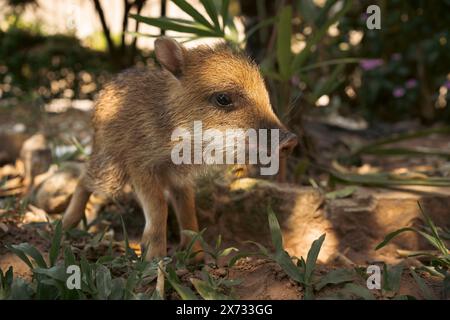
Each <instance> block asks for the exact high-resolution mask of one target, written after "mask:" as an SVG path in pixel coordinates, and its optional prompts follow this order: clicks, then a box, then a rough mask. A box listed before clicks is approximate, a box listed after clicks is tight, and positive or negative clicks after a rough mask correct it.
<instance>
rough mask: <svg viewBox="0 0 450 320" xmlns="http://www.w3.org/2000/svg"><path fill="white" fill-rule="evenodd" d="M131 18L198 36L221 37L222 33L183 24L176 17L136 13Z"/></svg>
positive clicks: (161, 27)
mask: <svg viewBox="0 0 450 320" xmlns="http://www.w3.org/2000/svg"><path fill="white" fill-rule="evenodd" d="M130 17H131V18H133V19H135V20H137V21H139V22H142V23H145V24H149V25H151V26H154V27H158V28H160V29H162V30H172V31H177V32H183V33H191V34H195V35H197V36H202V37H220V36H221V35H220V34H218V33H216V32H213V31H211V30H209V29H205V28H201V27H200V26H199V25H196V24H193V23H191V24H187V23H186V24H182V23H180V22H175V20H174V19H170V18H149V17H143V16H139V15H135V14H131V15H130Z"/></svg>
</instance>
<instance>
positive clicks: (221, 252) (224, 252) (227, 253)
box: [219, 247, 239, 257]
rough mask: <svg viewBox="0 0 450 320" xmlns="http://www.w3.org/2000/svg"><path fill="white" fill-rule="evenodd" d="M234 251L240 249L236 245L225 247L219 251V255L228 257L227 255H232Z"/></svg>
mask: <svg viewBox="0 0 450 320" xmlns="http://www.w3.org/2000/svg"><path fill="white" fill-rule="evenodd" d="M233 251H235V252H238V251H239V250H238V249H237V248H234V247H230V248H225V249H223V250H222V251H220V252H219V257H226V256H228V255H230V254H231V253H232V252H233Z"/></svg>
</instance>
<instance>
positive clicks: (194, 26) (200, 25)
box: [130, 0, 238, 44]
mask: <svg viewBox="0 0 450 320" xmlns="http://www.w3.org/2000/svg"><path fill="white" fill-rule="evenodd" d="M172 2H173V3H174V4H175V5H177V6H178V7H179V8H180V9H181V10H183V11H184V12H185V13H186V14H188V15H189V16H190V17H191V18H192V19H193V20H185V19H177V18H167V17H160V18H150V17H143V16H141V15H137V14H130V17H131V18H133V19H135V20H136V21H138V22H142V23H145V24H148V25H151V26H155V27H158V28H161V30H172V31H178V32H181V33H186V34H190V36H189V39H190V40H193V39H197V38H201V37H209V38H221V39H225V40H227V41H229V42H231V43H235V44H237V43H238V34H237V30H236V26H235V24H234V21H233V19H232V17H230V16H229V4H230V0H222V1H221V5H220V8H219V7H218V6H216V3H215V1H213V0H201V1H200V2H201V4H202V6H203V8H204V9H205V11H206V12H207V14H208V18H206V17H204V16H203V15H202V14H201V13H200V12H198V11H197V10H196V9H195V8H194V7H193V6H192V5H191V4H189V2H188V1H186V0H172ZM140 35H143V36H150V37H155V36H157V35H145V34H140Z"/></svg>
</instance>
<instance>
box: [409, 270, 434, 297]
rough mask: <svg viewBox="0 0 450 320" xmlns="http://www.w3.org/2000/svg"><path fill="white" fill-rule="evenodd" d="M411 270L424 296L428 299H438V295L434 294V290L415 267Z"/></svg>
mask: <svg viewBox="0 0 450 320" xmlns="http://www.w3.org/2000/svg"><path fill="white" fill-rule="evenodd" d="M410 271H411V274H412V276H413V278H414V280H416V283H417V285H418V286H419V289H420V291H421V292H422V295H423V297H424V298H425V299H426V300H436V296H435V295H434V293H433V291H431V289H430V287H428V285H427V284H426V283H425V281H424V280H423V279H422V278H421V277H420V276H419V275H418V274H417V273H416V272H415V271H414V269H413V268H410Z"/></svg>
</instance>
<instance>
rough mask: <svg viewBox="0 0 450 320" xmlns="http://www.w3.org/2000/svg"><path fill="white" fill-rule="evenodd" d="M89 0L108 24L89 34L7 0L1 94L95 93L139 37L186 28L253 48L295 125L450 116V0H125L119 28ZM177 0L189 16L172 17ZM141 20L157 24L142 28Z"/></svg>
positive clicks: (139, 55)
mask: <svg viewBox="0 0 450 320" xmlns="http://www.w3.org/2000/svg"><path fill="white" fill-rule="evenodd" d="M91 2H92V10H95V12H96V15H97V17H98V19H99V21H100V25H101V26H102V30H101V33H96V34H93V35H92V36H91V37H90V39H88V40H89V41H81V40H80V39H77V38H76V37H75V35H74V34H56V35H55V34H51V35H50V34H46V33H45V32H44V31H42V28H41V26H40V25H39V22H36V23H33V24H30V23H26V22H24V21H23V20H22V19H21V15H22V13H23V12H24V10H25V9H26V8H27V7H30V6H38V5H39V1H31V0H22V1H20V0H9V1H6V2H4V3H3V6H2V10H5V11H7V14H6V15H5V17H6V18H5V21H3V22H2V25H1V29H0V96H1V98H2V99H3V98H12V97H13V98H19V99H20V98H21V97H24V96H25V97H30V96H31V97H32V98H34V99H41V100H43V101H48V100H50V99H53V98H61V97H63V98H69V99H86V98H87V99H93V98H94V96H95V94H96V93H97V92H98V90H99V89H100V88H101V85H102V83H104V82H105V81H106V80H107V79H108V78H109V77H110V75H111V74H112V73H114V72H116V71H118V70H120V69H123V68H126V67H129V66H131V65H135V64H145V63H149V57H150V56H151V52H147V51H148V50H146V49H140V48H139V46H138V45H137V39H138V37H143V36H150V37H156V36H159V35H160V34H164V33H165V32H166V31H167V30H171V31H178V32H181V33H180V34H179V35H180V36H181V37H182V38H181V39H180V40H181V41H191V40H196V39H199V38H219V39H224V40H225V41H227V42H229V43H230V44H232V45H235V46H237V47H239V48H241V49H242V50H245V51H246V52H247V53H248V54H249V55H250V56H251V57H252V58H253V59H255V60H256V61H257V62H258V63H260V64H261V69H262V72H263V74H264V76H265V78H266V80H267V84H268V88H269V90H270V92H271V97H272V99H273V106H274V109H275V110H276V112H277V113H278V114H279V116H280V117H282V118H283V119H284V120H285V121H287V122H288V123H289V124H290V125H291V126H292V127H294V128H297V129H298V130H301V127H302V125H301V123H302V119H303V118H304V117H305V116H307V115H309V114H315V113H317V114H320V115H322V116H323V117H324V118H325V119H329V121H331V122H334V123H335V124H338V125H344V126H345V127H346V128H348V129H361V128H364V127H366V126H367V123H369V124H370V123H376V122H377V121H378V120H382V121H398V120H404V119H411V118H414V119H416V118H420V119H421V120H422V121H423V122H425V123H431V122H435V121H440V120H449V119H450V111H449V110H450V107H449V106H448V101H449V97H450V94H449V89H450V43H449V40H450V39H449V32H450V31H449V30H450V16H449V15H448V14H445V13H446V12H450V0H442V1H424V0H413V1H401V0H390V1H386V0H385V1H383V0H380V1H365V0H363V1H352V0H275V1H269V0H260V1H245V0H241V1H239V0H200V1H194V2H195V4H196V6H195V7H194V6H193V3H194V2H193V1H186V0H167V1H160V3H159V5H160V12H159V15H157V16H147V15H141V10H142V8H143V7H144V6H145V5H146V1H145V0H135V1H133V0H124V4H123V9H124V12H123V15H122V17H123V21H122V23H121V24H122V32H121V33H120V34H113V33H112V31H111V28H110V26H109V25H108V21H106V19H105V14H104V13H105V10H106V9H107V8H106V7H103V6H105V5H104V2H100V1H97V0H92V1H91ZM168 2H172V3H173V4H175V5H176V6H177V7H179V8H180V9H181V10H182V11H184V13H185V14H186V16H187V17H189V18H186V19H179V18H173V17H167V16H166V7H167V4H168ZM102 4H103V6H102ZM371 4H377V5H379V7H380V8H381V30H369V29H368V28H367V26H366V20H367V17H368V14H367V13H366V9H367V7H368V6H369V5H371ZM198 8H200V9H201V10H199V9H198ZM201 12H203V13H201ZM132 20H136V21H137V22H138V23H134V24H132V25H131V24H130V23H129V22H130V21H132ZM239 23H240V24H241V25H243V32H242V31H241V32H239V31H238V27H237V24H239ZM142 24H148V25H152V26H156V27H158V28H159V29H160V31H159V32H158V33H156V34H150V35H148V34H140V33H139V25H142ZM126 35H128V36H131V37H130V38H127V37H126ZM127 39H131V41H130V40H128V41H127ZM330 119H331V120H330ZM342 119H345V121H344V120H342Z"/></svg>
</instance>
